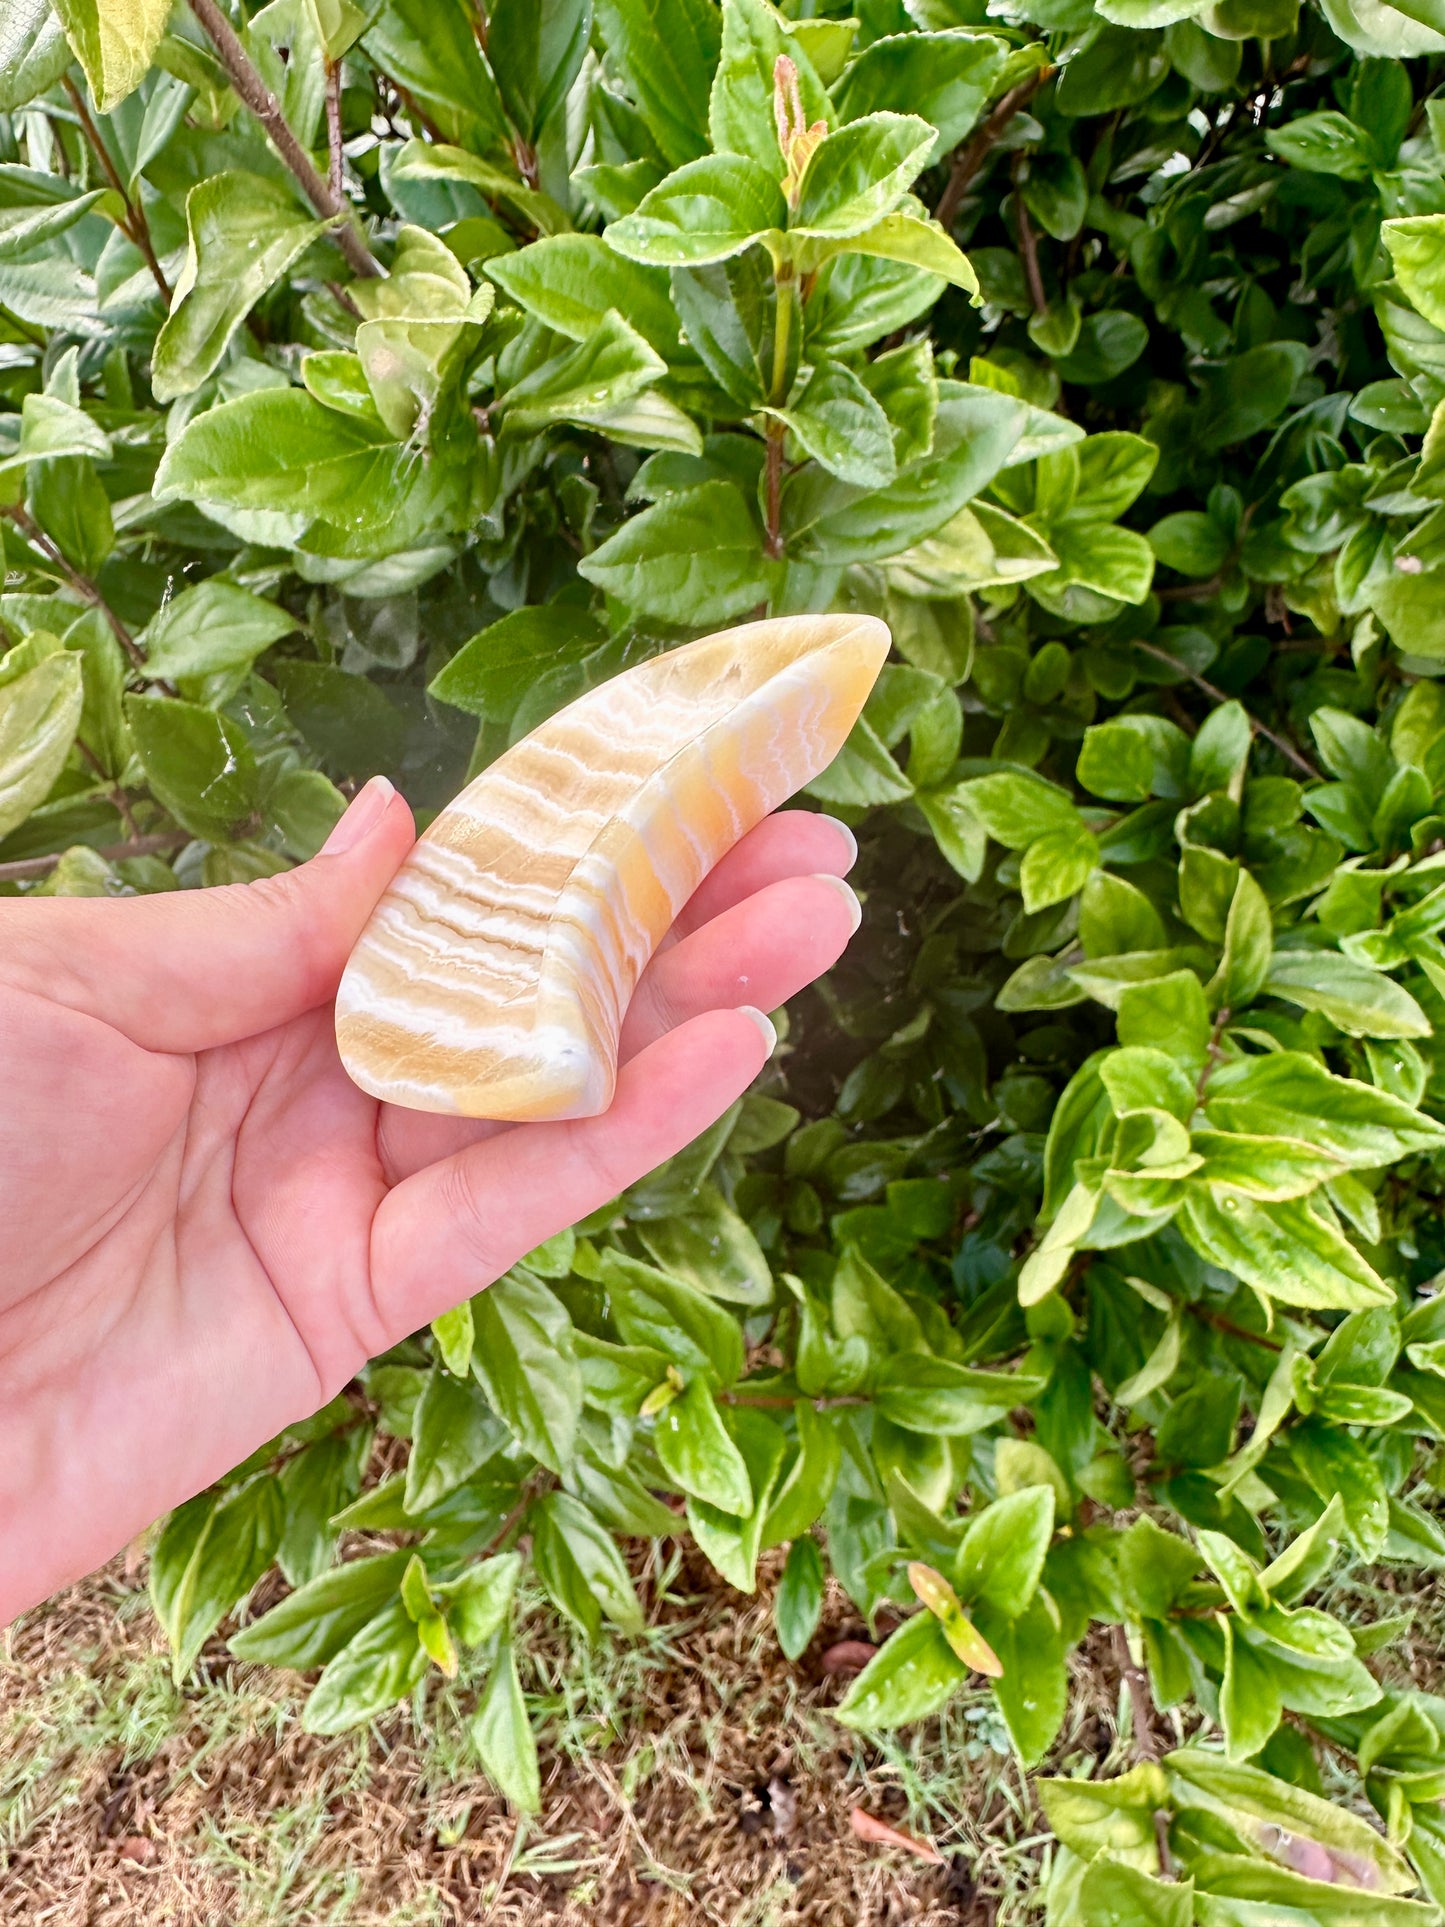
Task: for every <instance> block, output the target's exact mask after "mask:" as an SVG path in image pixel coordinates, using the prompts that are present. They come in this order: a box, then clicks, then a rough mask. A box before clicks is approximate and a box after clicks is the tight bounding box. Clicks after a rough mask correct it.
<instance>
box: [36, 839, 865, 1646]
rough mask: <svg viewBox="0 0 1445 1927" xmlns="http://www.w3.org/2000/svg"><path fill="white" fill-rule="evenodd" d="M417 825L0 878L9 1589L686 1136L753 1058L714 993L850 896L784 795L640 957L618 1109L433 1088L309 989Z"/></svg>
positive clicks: (808, 934)
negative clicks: (324, 847) (361, 1081)
mask: <svg viewBox="0 0 1445 1927" xmlns="http://www.w3.org/2000/svg"><path fill="white" fill-rule="evenodd" d="M362 808H363V806H362V804H361V802H360V801H359V802H358V804H357V805H356V806H354V810H355V813H356V814H357V815H360V814H361V812H362ZM409 841H410V823H409V818H408V815H407V812H406V810H405V808H404V807H403V806H402V805H401V804H400V803H399V802H393V803H391V804H390V806H389V807H383V808H382V810H381V812H380V814H379V815H378V816H377V817H376V819H375V821H374V822H372V823H371V824H370V825H369V827H368V828H367V829H366V831H365V832H364V833H362V834H361V835H360V836H359V839H358V841H357V842H356V843H355V844H354V845H353V846H351V847H348V848H343V849H337V850H335V851H334V852H333V853H332V854H328V855H325V856H323V857H322V858H320V859H318V860H317V861H316V862H315V863H313V864H310V865H307V866H305V867H304V868H303V869H302V870H300V871H297V872H294V873H292V875H291V876H290V877H287V878H282V879H276V880H274V884H273V885H262V886H257V885H249V886H240V887H237V888H234V889H231V890H227V891H224V892H204V893H185V894H184V895H177V896H170V897H160V898H146V899H138V900H133V901H130V902H127V903H124V904H91V903H76V902H59V901H55V902H47V903H44V904H41V903H24V904H15V905H11V906H0V938H3V941H0V1067H3V1071H4V1084H5V1087H6V1089H7V1093H8V1100H9V1101H7V1103H6V1106H5V1109H4V1112H3V1114H0V1223H3V1224H5V1225H7V1226H8V1227H9V1231H8V1234H7V1236H6V1239H5V1249H4V1255H3V1259H0V1438H3V1442H4V1450H3V1451H0V1467H3V1470H0V1493H3V1498H0V1510H3V1512H4V1515H5V1517H6V1520H7V1526H8V1528H9V1529H8V1531H7V1535H6V1536H7V1541H8V1543H9V1545H10V1546H11V1547H12V1548H14V1549H15V1551H14V1553H13V1556H11V1557H10V1559H9V1570H5V1569H3V1568H0V1620H3V1618H5V1617H7V1616H8V1615H9V1613H11V1612H14V1611H16V1610H19V1609H20V1608H22V1607H23V1606H25V1605H28V1604H30V1603H32V1602H33V1601H34V1600H35V1599H37V1598H41V1597H44V1596H45V1594H46V1593H48V1592H49V1591H51V1590H53V1589H54V1588H55V1587H56V1586H58V1585H60V1584H62V1583H64V1582H65V1581H66V1580H68V1579H70V1578H73V1577H76V1576H78V1574H80V1573H82V1572H84V1571H86V1570H88V1569H89V1568H90V1567H91V1566H93V1565H95V1564H97V1563H99V1562H100V1561H101V1560H103V1559H104V1558H105V1557H107V1556H108V1555H109V1554H110V1553H112V1552H114V1551H115V1550H117V1549H118V1548H119V1546H121V1545H123V1544H124V1543H125V1542H126V1541H127V1540H128V1539H129V1538H131V1537H133V1536H134V1535H135V1534H136V1533H137V1532H139V1531H140V1530H142V1529H143V1528H144V1527H145V1526H146V1525H148V1524H149V1523H150V1521H151V1520H152V1519H154V1518H155V1517H157V1516H158V1515H159V1514H160V1513H161V1512H163V1511H165V1510H166V1509H167V1508H168V1507H169V1506H171V1505H174V1504H177V1503H178V1502H179V1501H180V1500H182V1499H184V1498H186V1497H188V1496H189V1495H190V1494H191V1493H192V1492H195V1491H197V1490H199V1489H200V1488H202V1487H203V1486H205V1485H207V1484H209V1483H210V1482H211V1481H212V1480H213V1479H215V1478H217V1477H219V1476H220V1475H221V1474H222V1473H223V1472H225V1471H226V1470H228V1469H229V1468H230V1467H231V1466H232V1465H234V1464H236V1463H237V1462H238V1461H239V1460H240V1459H242V1458H244V1457H245V1456H246V1455H247V1454H248V1453H249V1452H251V1451H253V1450H254V1449H255V1448H256V1447H257V1446H258V1445H260V1444H262V1443H264V1442H265V1440H266V1439H268V1438H270V1437H272V1436H273V1435H274V1434H275V1433H276V1432H278V1431H279V1430H281V1429H282V1428H283V1427H284V1426H285V1425H287V1424H290V1423H293V1422H294V1421H295V1420H297V1419H299V1418H301V1417H303V1416H305V1415H306V1414H308V1413H309V1412H311V1411H313V1410H315V1409H316V1408H317V1407H318V1406H320V1405H321V1404H323V1403H324V1402H325V1401H326V1399H328V1398H329V1397H331V1396H333V1395H334V1394H335V1392H336V1391H338V1390H339V1389H340V1388H341V1386H343V1385H344V1384H345V1383H346V1381H347V1380H348V1379H349V1378H350V1377H351V1376H352V1375H353V1374H354V1373H355V1371H356V1370H357V1369H358V1367H359V1366H360V1365H361V1364H362V1363H363V1362H364V1360H366V1359H367V1358H369V1357H372V1356H374V1355H375V1354H376V1353H377V1352H379V1351H382V1350H384V1349H385V1348H386V1347H387V1346H388V1345H391V1344H394V1343H396V1342H397V1341H398V1340H399V1339H400V1338H402V1337H403V1336H405V1335H406V1333H408V1332H409V1331H412V1330H415V1329H417V1328H418V1327H419V1326H420V1325H422V1324H424V1323H425V1322H426V1321H427V1320H428V1319H429V1318H432V1317H435V1316H436V1315H437V1314H438V1313H440V1312H441V1311H443V1310H445V1309H447V1307H448V1306H450V1305H452V1304H454V1303H456V1302H457V1301H458V1300H460V1299H461V1298H463V1297H465V1296H467V1295H469V1294H470V1293H471V1292H474V1291H476V1290H479V1289H481V1288H482V1287H483V1286H484V1285H486V1284H488V1283H490V1282H491V1280H492V1279H493V1278H495V1277H496V1276H498V1275H500V1273H501V1272H502V1271H504V1270H505V1269H506V1268H507V1267H508V1266H509V1265H510V1264H513V1263H515V1262H516V1260H517V1259H518V1258H519V1257H521V1256H523V1255H524V1254H525V1253H526V1252H527V1251H529V1250H530V1249H532V1248H533V1246H535V1245H536V1244H538V1243H540V1242H541V1241H542V1240H543V1239H544V1238H546V1237H548V1236H550V1235H551V1234H552V1232H554V1231H556V1230H559V1229H561V1227H562V1226H563V1225H565V1224H568V1223H571V1222H573V1221H575V1220H576V1219H577V1218H579V1217H582V1216H584V1215H585V1214H586V1213H587V1212H589V1211H591V1210H594V1209H596V1208H597V1207H598V1206H599V1205H601V1204H603V1203H605V1202H606V1201H607V1199H608V1198H609V1197H611V1196H613V1195H615V1194H616V1192H617V1191H619V1190H621V1189H622V1188H624V1186H625V1185H626V1184H628V1183H630V1182H632V1181H634V1180H635V1179H636V1178H637V1177H639V1176H641V1175H642V1174H643V1173H644V1172H645V1171H647V1170H649V1169H651V1168H652V1167H654V1166H655V1165H656V1164H658V1163H659V1162H661V1161H662V1160H663V1159H664V1158H666V1157H667V1156H669V1155H671V1154H672V1152H673V1151H675V1150H677V1149H679V1148H681V1146H682V1145H683V1144H685V1143H687V1142H688V1141H689V1140H690V1139H691V1138H692V1137H693V1136H695V1135H696V1134H697V1132H698V1131H700V1130H702V1129H704V1128H705V1127H706V1125H707V1124H708V1123H709V1122H710V1121H711V1119H712V1118H713V1117H714V1116H716V1115H717V1114H718V1113H719V1112H721V1111H722V1110H723V1109H724V1108H725V1107H726V1106H727V1104H728V1103H730V1102H731V1101H732V1099H733V1097H735V1096H736V1095H737V1094H738V1093H739V1092H740V1091H741V1090H742V1089H743V1088H745V1087H746V1085H747V1084H748V1083H749V1082H750V1081H751V1079H752V1077H753V1076H754V1075H755V1074H756V1072H757V1069H758V1068H759V1065H760V1063H761V1061H762V1059H763V1056H764V1049H765V1047H764V1044H763V1041H762V1039H761V1037H760V1035H759V1033H758V1030H757V1028H756V1027H755V1025H754V1024H753V1023H752V1022H751V1021H750V1020H749V1019H747V1018H745V1017H741V1016H739V1015H737V1014H736V1012H735V1010H733V1009H731V1008H729V1007H728V1006H730V1005H736V1004H739V1003H743V1002H748V1003H762V1004H764V1005H765V1006H766V1007H769V1008H771V1007H773V1006H775V1005H776V1004H778V1003H781V1002H782V1001H783V1000H784V999H785V998H786V997H787V996H789V995H791V994H792V993H793V992H794V991H796V990H797V989H799V988H800V987H801V986H802V985H803V984H804V983H806V982H807V981H809V980H810V979H811V978H812V977H813V976H815V975H816V974H818V972H819V970H821V969H823V968H826V967H827V965H828V964H829V963H830V962H832V961H833V959H834V958H835V957H836V955H837V953H838V952H839V951H840V950H841V949H842V946H843V943H844V942H845V941H846V939H847V935H848V934H849V929H850V926H851V919H850V915H849V910H848V907H847V905H846V903H845V901H844V898H843V893H842V892H840V889H839V886H838V885H837V884H836V882H835V881H834V880H833V878H832V877H831V876H830V875H828V874H827V873H828V872H831V871H835V870H841V869H842V868H844V867H846V864H847V860H848V854H849V852H848V843H847V839H846V836H845V834H840V832H839V829H838V827H837V826H835V825H833V824H831V823H829V822H828V820H827V819H824V818H817V817H810V816H806V815H802V814H796V815H788V816H780V817H775V818H773V819H771V820H770V822H769V823H767V824H764V825H762V826H761V827H760V828H759V830H758V831H755V832H754V833H753V835H752V837H750V838H748V839H745V841H744V842H743V843H742V844H740V845H739V846H738V848H737V849H736V850H735V851H734V852H733V853H732V856H731V857H730V858H729V859H727V860H726V861H725V862H724V864H722V865H720V866H719V867H718V869H717V870H716V871H715V872H714V873H713V876H712V877H711V878H710V879H709V880H708V883H707V884H705V885H704V887H703V890H702V891H700V892H699V894H698V897H697V899H695V900H694V903H693V904H692V905H690V906H689V910H688V914H687V916H686V917H685V918H684V919H682V920H680V922H679V928H678V932H677V933H676V935H677V937H678V941H676V942H675V943H673V944H672V945H671V947H669V948H666V949H664V950H663V951H660V952H659V953H658V957H657V958H656V959H655V960H654V965H653V967H652V969H651V970H650V971H649V973H648V976H647V977H646V978H645V979H644V982H643V985H642V986H641V988H640V989H639V993H638V995H637V997H636V998H635V1000H634V1004H633V1007H632V1010H631V1012H630V1013H629V1018H628V1024H627V1028H626V1030H625V1031H624V1036H623V1056H624V1058H625V1059H627V1060H629V1061H628V1062H627V1064H626V1068H625V1069H624V1071H623V1074H622V1077H621V1079H620V1080H619V1087H618V1096H617V1099H616V1101H615V1102H614V1104H613V1106H612V1109H611V1110H610V1111H609V1112H608V1113H607V1115H606V1116H605V1117H603V1118H598V1119H589V1120H583V1121H579V1122H577V1123H570V1124H544V1125H527V1126H517V1127H498V1126H492V1125H485V1124H476V1123H468V1122H465V1121H462V1120H452V1119H443V1118H437V1117H430V1116H425V1115H422V1114H419V1113H414V1112H407V1111H399V1110H397V1109H395V1108H394V1107H392V1106H389V1105H379V1104H377V1103H376V1101H375V1100H374V1099H371V1098H369V1097H367V1096H365V1095H364V1094H363V1093H362V1092H361V1091H359V1090H358V1089H357V1088H356V1087H355V1086H354V1085H353V1084H352V1083H351V1082H350V1080H349V1078H348V1077H347V1076H346V1074H345V1072H344V1070H343V1069H342V1067H341V1063H340V1060H339V1058H338V1057H337V1054H336V1046H335V1041H334V1037H333V1034H332V1026H331V1012H330V1007H329V999H330V997H331V995H332V993H333V992H334V989H335V983H336V979H337V977H338V976H339V973H340V968H341V964H342V962H343V961H344V959H345V956H346V954H347V952H348V951H349V949H350V946H351V944H352V942H354V940H355V937H356V935H357V933H358V932H359V929H360V926H361V923H362V922H363V921H364V920H365V916H366V914H367V912H368V911H369V909H370V906H371V904H372V903H373V902H374V901H375V898H376V896H377V895H379V893H380V890H381V889H382V887H384V885H385V883H386V881H387V880H388V879H389V877H390V875H391V873H392V871H393V870H394V869H395V867H396V864H397V862H399V860H400V858H401V856H402V855H403V854H404V852H405V850H406V848H407V847H408V845H409ZM810 873H823V875H822V876H821V877H820V876H819V875H817V874H810ZM222 898H225V899H228V901H226V902H224V903H223V902H221V901H220V899H222ZM719 1006H721V1008H719Z"/></svg>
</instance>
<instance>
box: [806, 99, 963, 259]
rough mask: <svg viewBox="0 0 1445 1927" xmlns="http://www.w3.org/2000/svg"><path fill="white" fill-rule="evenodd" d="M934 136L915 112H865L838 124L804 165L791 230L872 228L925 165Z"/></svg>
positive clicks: (819, 233) (825, 233) (830, 232)
mask: <svg viewBox="0 0 1445 1927" xmlns="http://www.w3.org/2000/svg"><path fill="white" fill-rule="evenodd" d="M934 139H935V135H934V130H933V129H932V128H931V127H930V126H929V125H928V122H927V121H925V120H920V119H919V118H918V116H917V115H916V114H869V115H868V116H867V117H866V118H865V119H863V120H854V121H850V122H849V123H848V125H847V126H846V127H840V128H839V129H838V130H837V132H836V133H833V134H829V135H828V137H827V138H826V139H825V140H823V141H822V142H820V144H819V145H818V147H817V149H816V151H815V152H814V154H813V157H812V159H811V160H810V161H809V163H808V167H807V171H806V172H805V173H804V175H803V186H802V194H801V196H800V198H799V201H798V208H797V212H796V213H795V214H794V215H793V217H792V219H791V222H790V227H791V230H792V231H793V232H795V233H797V234H801V235H806V236H809V237H816V238H827V237H830V236H844V235H854V234H862V233H863V232H864V231H865V229H868V228H871V227H874V226H875V225H876V224H877V223H878V222H879V221H881V220H882V219H883V218H884V216H885V215H888V214H892V213H893V212H894V211H895V209H896V208H897V207H898V204H899V202H900V201H901V200H902V199H903V197H904V195H905V194H906V193H907V192H908V190H909V188H910V187H911V186H912V185H913V182H914V180H915V179H916V178H917V176H918V174H919V173H920V171H921V170H922V169H923V168H924V167H925V166H926V165H927V162H928V157H929V154H930V153H931V152H932V149H933V144H934Z"/></svg>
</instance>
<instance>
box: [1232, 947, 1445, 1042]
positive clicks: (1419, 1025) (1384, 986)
mask: <svg viewBox="0 0 1445 1927" xmlns="http://www.w3.org/2000/svg"><path fill="white" fill-rule="evenodd" d="M1264 988H1265V990H1266V991H1268V992H1269V993H1270V994H1271V995H1272V996H1275V997H1283V998H1284V999H1285V1001H1286V1002H1287V1003H1291V1004H1299V1005H1301V1006H1302V1007H1303V1008H1304V1009H1305V1010H1318V1011H1321V1012H1322V1013H1323V1014H1324V1015H1325V1016H1326V1017H1328V1018H1329V1020H1330V1022H1331V1023H1332V1024H1335V1025H1337V1026H1338V1028H1339V1029H1340V1030H1342V1031H1343V1032H1344V1033H1345V1035H1346V1036H1347V1037H1428V1036H1429V1035H1430V1020H1429V1018H1428V1017H1426V1015H1425V1013H1424V1011H1423V1010H1421V1008H1420V1006H1419V1005H1418V1004H1417V1003H1416V1002H1415V999H1414V998H1413V997H1412V996H1411V995H1410V993H1409V991H1408V990H1404V989H1402V988H1401V987H1400V985H1399V984H1397V983H1396V982H1395V981H1394V980H1393V979H1392V978H1390V977H1386V976H1385V975H1384V974H1383V973H1382V972H1380V971H1378V970H1370V969H1368V968H1367V967H1366V966H1365V965H1364V964H1357V963H1351V962H1350V960H1349V958H1348V957H1341V956H1339V955H1338V954H1336V953H1335V952H1334V951H1330V950H1277V951H1276V952H1275V954H1274V958H1273V960H1272V962H1271V964H1270V967H1269V975H1268V978H1267V980H1266V982H1265V985H1264Z"/></svg>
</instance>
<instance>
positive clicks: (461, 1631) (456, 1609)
mask: <svg viewBox="0 0 1445 1927" xmlns="http://www.w3.org/2000/svg"><path fill="white" fill-rule="evenodd" d="M521 1571H522V1555H521V1554H520V1553H519V1552H499V1553H497V1554H495V1555H494V1556H493V1557H492V1558H490V1559H482V1560H480V1561H479V1562H478V1563H477V1564H476V1565H474V1566H468V1567H467V1569H466V1571H465V1572H464V1573H462V1574H461V1576H460V1577H459V1578H457V1579H448V1580H446V1581H444V1582H443V1583H441V1584H438V1585H434V1586H433V1587H432V1592H433V1594H434V1595H435V1597H436V1599H437V1601H438V1603H439V1605H440V1606H441V1608H442V1610H443V1611H444V1612H445V1614H446V1619H447V1624H448V1625H449V1626H450V1627H451V1629H452V1631H453V1632H454V1633H455V1634H456V1636H457V1638H458V1639H459V1640H460V1641H461V1642H462V1644H463V1645H464V1646H480V1645H481V1643H482V1641H483V1640H484V1639H490V1638H491V1637H492V1635H493V1634H494V1633H496V1632H500V1630H501V1629H502V1627H503V1626H504V1625H505V1624H506V1622H507V1617H508V1614H509V1613H510V1612H511V1610H512V1599H513V1596H514V1594H515V1593H516V1590H517V1580H518V1579H519V1578H520V1576H521Z"/></svg>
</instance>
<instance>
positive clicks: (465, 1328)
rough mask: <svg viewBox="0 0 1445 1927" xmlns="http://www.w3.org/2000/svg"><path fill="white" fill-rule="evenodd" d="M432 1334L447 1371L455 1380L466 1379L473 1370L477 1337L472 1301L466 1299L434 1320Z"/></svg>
mask: <svg viewBox="0 0 1445 1927" xmlns="http://www.w3.org/2000/svg"><path fill="white" fill-rule="evenodd" d="M431 1334H432V1337H433V1338H434V1339H435V1340H436V1348H437V1351H438V1352H439V1353H440V1354H441V1361H442V1363H443V1364H444V1365H445V1366H446V1368H447V1370H448V1371H449V1372H450V1373H451V1374H452V1376H453V1377H454V1378H463V1377H465V1376H466V1374H467V1373H468V1372H470V1370H471V1368H472V1345H473V1343H474V1342H475V1339H476V1335H477V1333H476V1325H475V1323H474V1322H473V1319H472V1306H471V1300H470V1299H468V1298H464V1299H463V1300H462V1302H461V1303H460V1304H459V1305H453V1306H452V1308H451V1310H450V1311H444V1312H443V1313H442V1314H441V1316H440V1317H439V1318H433V1320H432V1321H431Z"/></svg>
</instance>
